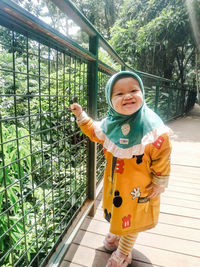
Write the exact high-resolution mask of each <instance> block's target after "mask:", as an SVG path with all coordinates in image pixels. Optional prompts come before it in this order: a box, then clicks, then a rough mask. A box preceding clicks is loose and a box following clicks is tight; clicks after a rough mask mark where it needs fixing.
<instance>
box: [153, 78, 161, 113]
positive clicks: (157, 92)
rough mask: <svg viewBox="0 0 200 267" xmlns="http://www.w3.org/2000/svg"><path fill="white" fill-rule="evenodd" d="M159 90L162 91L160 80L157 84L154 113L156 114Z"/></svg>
mask: <svg viewBox="0 0 200 267" xmlns="http://www.w3.org/2000/svg"><path fill="white" fill-rule="evenodd" d="M159 89H160V80H157V82H156V96H155V106H154V111H155V112H156V113H157V112H158V100H159Z"/></svg>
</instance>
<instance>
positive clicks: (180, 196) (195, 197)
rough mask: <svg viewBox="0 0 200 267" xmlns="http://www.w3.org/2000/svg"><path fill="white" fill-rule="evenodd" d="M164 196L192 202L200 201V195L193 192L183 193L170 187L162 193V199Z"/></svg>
mask: <svg viewBox="0 0 200 267" xmlns="http://www.w3.org/2000/svg"><path fill="white" fill-rule="evenodd" d="M163 197H167V198H176V199H183V200H189V201H191V202H193V201H195V202H197V203H199V202H200V195H199V196H198V195H192V194H182V193H180V192H176V191H172V190H171V189H170V188H169V189H168V190H166V192H165V193H163V194H162V196H161V199H162V198H163ZM161 201H162V200H161Z"/></svg>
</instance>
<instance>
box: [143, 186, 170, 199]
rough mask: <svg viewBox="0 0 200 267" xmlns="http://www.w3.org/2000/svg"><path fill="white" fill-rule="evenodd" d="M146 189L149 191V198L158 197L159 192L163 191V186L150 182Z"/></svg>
mask: <svg viewBox="0 0 200 267" xmlns="http://www.w3.org/2000/svg"><path fill="white" fill-rule="evenodd" d="M146 189H147V190H148V191H149V194H148V197H149V198H155V197H158V196H159V195H160V194H161V193H163V192H164V191H165V188H164V187H162V186H160V185H157V184H154V183H151V184H150V185H148V186H147V187H146Z"/></svg>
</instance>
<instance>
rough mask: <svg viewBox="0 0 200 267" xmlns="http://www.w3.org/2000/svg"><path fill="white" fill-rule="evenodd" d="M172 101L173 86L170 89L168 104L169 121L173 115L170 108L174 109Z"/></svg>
mask: <svg viewBox="0 0 200 267" xmlns="http://www.w3.org/2000/svg"><path fill="white" fill-rule="evenodd" d="M171 101H172V88H171V86H169V88H168V104H167V119H169V118H170V115H171V110H170V108H172V107H173V105H172V103H171Z"/></svg>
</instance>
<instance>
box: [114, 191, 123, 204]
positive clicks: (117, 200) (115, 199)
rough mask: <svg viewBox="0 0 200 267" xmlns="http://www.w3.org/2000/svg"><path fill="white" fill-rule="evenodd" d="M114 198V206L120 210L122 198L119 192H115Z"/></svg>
mask: <svg viewBox="0 0 200 267" xmlns="http://www.w3.org/2000/svg"><path fill="white" fill-rule="evenodd" d="M114 195H115V196H114V198H113V204H114V206H115V207H116V208H119V207H120V206H121V205H122V198H121V196H120V193H119V191H118V190H115V193H114Z"/></svg>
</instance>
